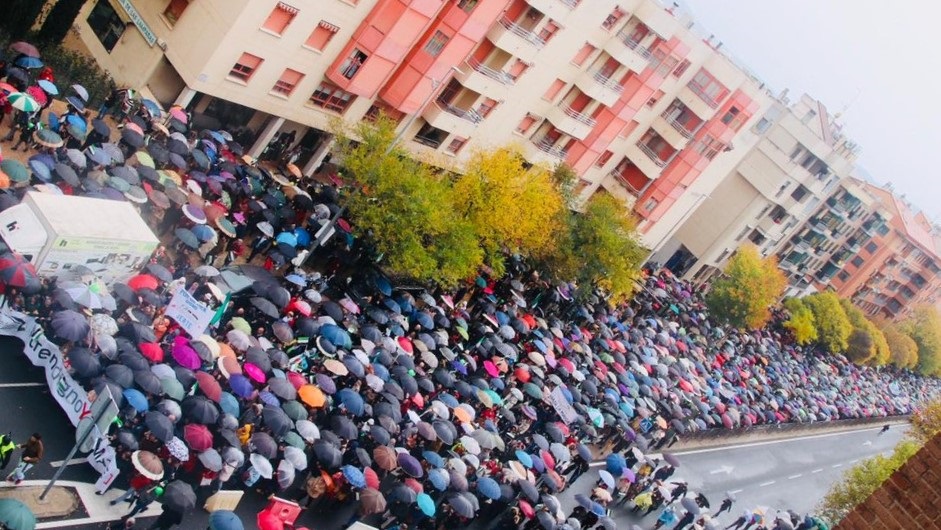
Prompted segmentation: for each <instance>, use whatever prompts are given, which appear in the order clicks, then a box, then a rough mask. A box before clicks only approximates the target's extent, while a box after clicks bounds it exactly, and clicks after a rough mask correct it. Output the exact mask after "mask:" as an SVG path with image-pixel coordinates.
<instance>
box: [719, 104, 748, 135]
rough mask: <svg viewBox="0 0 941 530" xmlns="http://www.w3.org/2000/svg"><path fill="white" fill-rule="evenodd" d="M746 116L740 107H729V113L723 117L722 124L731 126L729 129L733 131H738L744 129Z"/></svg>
mask: <svg viewBox="0 0 941 530" xmlns="http://www.w3.org/2000/svg"><path fill="white" fill-rule="evenodd" d="M745 119H746V117H745V115H744V114H742V111H741V110H739V108H738V107H734V106H733V107H729V110H728V112H726V113H725V114H723V115H722V123H724V124H726V125H728V126H729V129H732V130H733V131H738V130H739V129H741V128H742V125H743V124H744V123H745Z"/></svg>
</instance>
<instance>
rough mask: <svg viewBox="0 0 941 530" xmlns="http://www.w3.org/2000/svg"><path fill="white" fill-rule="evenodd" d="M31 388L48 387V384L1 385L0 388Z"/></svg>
mask: <svg viewBox="0 0 941 530" xmlns="http://www.w3.org/2000/svg"><path fill="white" fill-rule="evenodd" d="M30 386H46V383H0V388H24V387H30Z"/></svg>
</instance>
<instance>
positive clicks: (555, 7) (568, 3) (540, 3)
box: [526, 0, 579, 20]
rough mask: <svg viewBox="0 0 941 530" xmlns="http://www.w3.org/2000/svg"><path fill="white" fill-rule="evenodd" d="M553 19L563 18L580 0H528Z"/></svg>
mask: <svg viewBox="0 0 941 530" xmlns="http://www.w3.org/2000/svg"><path fill="white" fill-rule="evenodd" d="M526 3H527V4H529V5H531V6H532V7H535V8H536V9H538V10H539V11H541V12H542V13H543V14H544V15H546V16H547V17H549V18H551V19H552V20H562V19H563V18H565V17H566V16H568V14H569V13H571V12H572V10H573V9H575V7H576V6H578V3H579V0H526Z"/></svg>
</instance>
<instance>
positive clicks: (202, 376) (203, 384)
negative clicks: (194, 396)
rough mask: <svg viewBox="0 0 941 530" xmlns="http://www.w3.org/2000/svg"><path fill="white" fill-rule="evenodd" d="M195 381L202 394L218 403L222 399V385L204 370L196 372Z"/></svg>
mask: <svg viewBox="0 0 941 530" xmlns="http://www.w3.org/2000/svg"><path fill="white" fill-rule="evenodd" d="M196 382H197V383H198V384H199V391H200V392H202V393H203V395H204V396H206V397H207V398H209V399H211V400H213V401H215V402H216V403H219V401H220V400H221V399H222V387H221V386H219V382H218V381H216V380H215V378H213V377H212V376H211V375H209V374H207V373H206V372H196Z"/></svg>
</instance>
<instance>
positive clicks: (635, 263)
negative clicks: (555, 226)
mask: <svg viewBox="0 0 941 530" xmlns="http://www.w3.org/2000/svg"><path fill="white" fill-rule="evenodd" d="M566 226H567V230H565V231H563V232H562V233H561V234H560V242H559V244H558V249H559V252H558V253H557V255H556V256H554V258H555V261H554V265H555V267H553V268H554V269H555V270H556V274H557V275H558V276H560V277H562V278H566V279H575V280H576V282H577V283H578V286H579V291H581V292H582V293H584V292H586V291H588V290H590V289H591V287H595V286H597V287H601V288H602V289H605V290H606V291H607V292H608V293H609V295H610V296H611V298H612V299H613V300H615V301H621V300H624V299H627V298H628V297H630V296H631V294H633V292H634V288H635V286H636V285H637V284H636V280H637V279H638V278H639V277H640V266H641V265H642V264H643V262H644V258H645V257H646V256H647V249H645V248H643V247H642V246H641V245H640V243H639V242H638V240H637V234H636V226H637V225H636V222H635V220H634V218H633V217H632V216H631V213H630V210H629V209H628V208H627V205H625V204H624V203H623V202H621V201H620V200H618V199H616V198H615V197H613V196H611V195H609V194H607V193H600V194H595V195H594V196H593V197H592V198H591V199H589V200H588V202H587V203H586V204H585V208H584V211H582V212H569V218H568V221H567V223H566Z"/></svg>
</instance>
